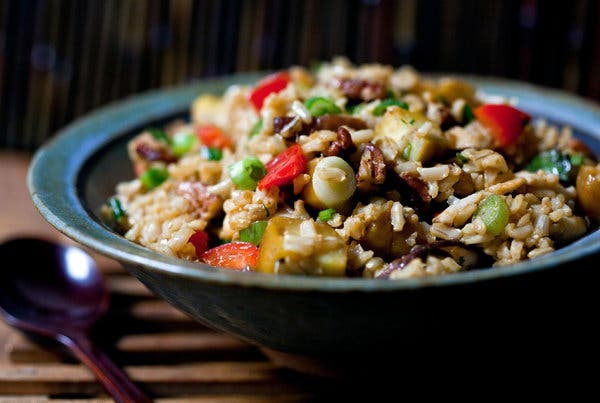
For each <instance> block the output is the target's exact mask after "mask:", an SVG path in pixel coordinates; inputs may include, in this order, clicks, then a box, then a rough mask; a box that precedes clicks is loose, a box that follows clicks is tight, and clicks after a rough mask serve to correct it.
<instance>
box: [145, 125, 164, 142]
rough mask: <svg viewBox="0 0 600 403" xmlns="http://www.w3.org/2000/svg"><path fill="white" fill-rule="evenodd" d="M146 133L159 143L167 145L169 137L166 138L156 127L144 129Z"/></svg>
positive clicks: (162, 131)
mask: <svg viewBox="0 0 600 403" xmlns="http://www.w3.org/2000/svg"><path fill="white" fill-rule="evenodd" d="M146 131H147V132H148V133H150V134H151V135H152V137H154V138H155V139H156V140H158V141H160V142H161V143H165V144H169V136H167V133H165V131H164V130H162V129H158V128H156V127H149V128H147V129H146Z"/></svg>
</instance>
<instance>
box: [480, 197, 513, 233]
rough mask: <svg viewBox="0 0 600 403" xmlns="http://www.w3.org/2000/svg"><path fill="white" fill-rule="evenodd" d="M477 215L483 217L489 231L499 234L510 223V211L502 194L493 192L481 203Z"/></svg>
mask: <svg viewBox="0 0 600 403" xmlns="http://www.w3.org/2000/svg"><path fill="white" fill-rule="evenodd" d="M475 216H476V217H480V218H481V220H482V221H483V223H484V224H485V227H486V229H487V232H489V233H490V234H492V235H494V236H498V235H500V234H501V233H502V231H504V228H505V227H506V224H508V218H509V216H510V211H509V209H508V205H507V204H506V201H504V198H503V197H502V196H499V195H496V194H491V195H489V196H488V197H486V198H485V199H484V200H483V201H482V202H481V203H480V204H479V208H478V209H477V212H476V213H475Z"/></svg>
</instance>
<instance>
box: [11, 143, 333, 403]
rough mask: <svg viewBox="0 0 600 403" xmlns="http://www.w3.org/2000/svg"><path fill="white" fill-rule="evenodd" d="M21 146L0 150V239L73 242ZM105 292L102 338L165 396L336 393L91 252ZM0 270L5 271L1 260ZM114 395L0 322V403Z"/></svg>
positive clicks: (270, 398)
mask: <svg viewBox="0 0 600 403" xmlns="http://www.w3.org/2000/svg"><path fill="white" fill-rule="evenodd" d="M30 157H31V156H30V155H29V154H26V153H14V152H6V151H3V152H0V167H2V175H0V189H1V192H0V242H3V241H4V240H7V239H9V238H13V237H19V236H36V237H38V236H39V237H44V238H47V239H54V240H57V241H59V242H64V243H73V242H72V241H70V240H69V239H67V238H66V237H65V236H63V235H61V234H60V233H59V232H58V231H56V230H55V229H54V228H52V227H51V226H50V225H49V224H48V223H47V222H46V221H45V220H44V219H43V218H42V217H41V215H40V214H39V213H38V212H37V210H36V209H35V207H34V206H33V204H32V202H31V199H30V198H29V193H28V191H27V188H26V183H25V180H26V173H27V167H28V164H29V161H30ZM92 255H93V256H94V257H95V258H96V259H97V261H98V263H99V265H100V267H101V268H102V270H103V271H104V273H105V277H106V279H107V282H108V284H109V288H110V289H111V292H112V299H111V308H110V310H109V312H108V314H107V316H106V317H105V318H104V320H103V321H102V323H101V325H100V326H99V327H98V328H99V330H100V331H99V332H98V333H99V334H101V337H100V339H101V341H102V343H104V345H105V346H107V348H108V349H109V350H110V351H111V354H112V355H113V357H114V358H115V360H116V361H117V362H118V363H119V364H120V365H123V366H124V368H125V369H126V371H127V372H128V373H129V375H130V376H131V377H132V378H133V379H134V381H135V382H137V383H139V384H140V385H141V386H142V387H143V389H144V390H146V391H147V392H148V393H149V394H150V395H151V396H152V397H153V398H155V399H156V400H157V401H164V402H171V401H176V402H182V401H198V402H209V401H210V402H287V401H294V402H296V401H306V400H315V399H317V398H321V397H325V396H327V395H328V394H330V393H333V392H334V391H335V389H336V385H335V384H334V382H333V381H331V380H327V379H321V378H313V377H308V376H304V375H301V374H297V373H293V372H291V371H289V370H284V369H281V368H277V367H276V366H275V365H274V364H272V363H271V362H270V361H269V360H268V359H267V358H266V357H265V356H264V355H263V354H262V353H261V352H260V350H258V349H257V348H256V347H254V346H251V345H248V344H246V343H244V342H242V341H239V340H237V339H235V338H233V337H231V336H228V335H226V334H223V333H220V332H216V331H213V330H211V329H208V328H206V327H204V326H202V325H200V324H198V323H196V322H194V321H192V320H191V319H190V318H188V317H187V316H185V315H184V314H182V313H181V312H179V311H177V310H175V309H174V308H172V307H171V306H170V305H168V304H167V303H166V302H163V301H162V300H159V299H157V298H155V297H154V296H153V295H152V294H151V293H150V292H149V291H148V290H147V289H146V288H145V287H144V286H143V285H142V284H141V283H140V282H139V281H137V279H135V278H134V277H133V276H130V275H129V274H128V273H127V272H125V271H124V270H123V269H122V268H121V267H120V265H119V264H118V263H117V262H115V261H112V260H110V259H108V258H104V257H102V256H99V255H97V254H93V253H92ZM2 269H3V270H6V269H10V267H7V266H6V262H3V265H2ZM47 400H52V401H69V402H72V401H85V402H89V401H103V402H104V401H111V399H110V398H108V397H107V395H106V394H105V393H104V392H103V390H102V388H101V387H100V385H99V384H98V383H97V382H95V380H94V377H93V375H92V373H91V372H90V371H89V370H88V369H87V368H86V367H84V366H82V365H80V364H78V363H77V362H76V361H74V360H73V359H72V358H70V357H69V356H68V355H67V354H65V353H64V352H61V351H59V350H58V349H57V348H56V347H55V346H42V345H40V344H39V343H36V342H32V341H30V340H29V339H27V338H26V337H24V336H23V335H22V334H21V333H19V332H18V331H15V330H13V329H11V328H9V327H8V326H7V325H6V324H5V323H4V322H3V321H1V320H0V402H37V401H47Z"/></svg>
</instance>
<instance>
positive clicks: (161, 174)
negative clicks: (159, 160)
mask: <svg viewBox="0 0 600 403" xmlns="http://www.w3.org/2000/svg"><path fill="white" fill-rule="evenodd" d="M168 177H169V171H167V170H166V169H165V168H163V167H159V166H152V167H150V168H148V169H147V170H146V172H144V173H143V174H142V175H141V176H140V181H141V182H142V185H143V186H144V188H145V189H146V190H152V189H154V188H155V187H157V186H159V185H160V184H161V183H163V182H164V181H166V180H167V178H168Z"/></svg>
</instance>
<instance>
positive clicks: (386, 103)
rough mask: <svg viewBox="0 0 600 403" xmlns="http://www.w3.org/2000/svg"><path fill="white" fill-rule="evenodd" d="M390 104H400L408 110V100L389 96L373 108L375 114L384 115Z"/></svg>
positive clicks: (399, 105)
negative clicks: (404, 100)
mask: <svg viewBox="0 0 600 403" xmlns="http://www.w3.org/2000/svg"><path fill="white" fill-rule="evenodd" d="M390 106H398V107H400V108H402V109H406V110H408V104H407V103H406V102H403V101H400V100H398V99H393V98H387V99H384V100H383V101H381V102H380V103H379V105H377V106H376V107H375V109H373V115H375V116H382V115H383V114H384V113H385V111H386V110H387V108H388V107H390Z"/></svg>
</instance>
